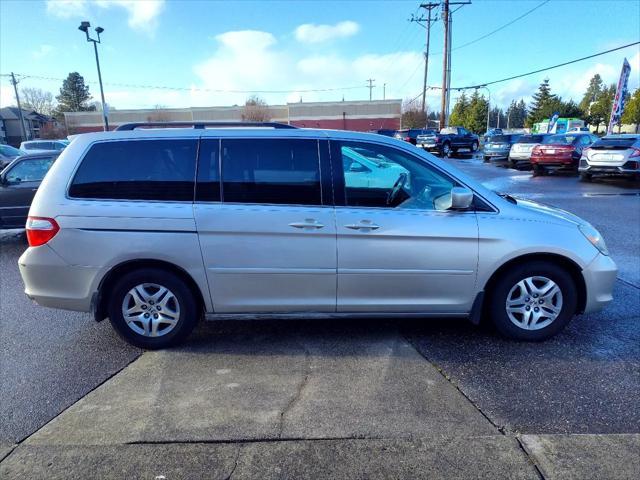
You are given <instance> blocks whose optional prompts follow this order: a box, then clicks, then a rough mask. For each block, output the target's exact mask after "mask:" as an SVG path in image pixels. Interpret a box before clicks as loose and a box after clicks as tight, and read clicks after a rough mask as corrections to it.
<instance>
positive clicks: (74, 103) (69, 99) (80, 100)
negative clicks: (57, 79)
mask: <svg viewBox="0 0 640 480" xmlns="http://www.w3.org/2000/svg"><path fill="white" fill-rule="evenodd" d="M91 98H92V97H91V94H90V93H89V86H88V85H85V84H84V78H82V75H80V74H79V73H78V72H71V73H70V74H69V76H67V78H66V79H65V80H64V81H63V82H62V88H60V95H58V96H57V97H56V100H58V108H57V110H58V112H84V111H88V110H95V106H92V105H89V104H88V102H89V100H91Z"/></svg>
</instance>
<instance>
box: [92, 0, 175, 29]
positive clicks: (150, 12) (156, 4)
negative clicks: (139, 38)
mask: <svg viewBox="0 0 640 480" xmlns="http://www.w3.org/2000/svg"><path fill="white" fill-rule="evenodd" d="M95 2H96V5H98V6H99V7H101V8H110V7H113V6H115V7H121V8H124V9H125V10H126V11H127V13H128V14H129V19H128V23H129V26H130V27H131V28H134V29H142V30H145V31H147V32H153V31H154V30H155V28H156V27H157V25H158V17H159V16H160V14H161V13H162V10H163V9H164V4H165V0H95Z"/></svg>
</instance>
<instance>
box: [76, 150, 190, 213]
mask: <svg viewBox="0 0 640 480" xmlns="http://www.w3.org/2000/svg"><path fill="white" fill-rule="evenodd" d="M196 150H197V142H196V141H195V140H128V141H113V142H104V143H96V144H94V145H93V146H92V147H91V148H90V149H89V151H88V152H87V154H86V155H85V157H84V159H83V160H82V163H81V164H80V167H79V168H78V171H77V172H76V175H75V177H74V179H73V182H72V184H71V187H70V188H69V196H71V197H75V198H105V199H116V200H169V201H192V200H193V192H194V183H195V182H194V181H195V170H196V168H195V164H196Z"/></svg>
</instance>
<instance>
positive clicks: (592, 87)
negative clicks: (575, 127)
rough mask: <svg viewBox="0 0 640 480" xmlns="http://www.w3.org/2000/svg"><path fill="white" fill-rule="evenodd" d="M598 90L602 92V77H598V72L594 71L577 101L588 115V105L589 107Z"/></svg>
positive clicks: (595, 98)
mask: <svg viewBox="0 0 640 480" xmlns="http://www.w3.org/2000/svg"><path fill="white" fill-rule="evenodd" d="M600 92H602V77H600V74H598V73H596V74H595V75H594V76H593V77H592V78H591V80H589V86H588V87H587V91H586V92H585V93H584V96H583V97H582V100H581V101H580V103H579V107H580V110H582V111H583V112H585V114H586V115H587V116H589V107H591V104H592V103H593V102H595V101H596V100H597V99H598V95H600ZM589 123H591V122H589Z"/></svg>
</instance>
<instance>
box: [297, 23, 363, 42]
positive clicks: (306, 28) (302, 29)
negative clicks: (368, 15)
mask: <svg viewBox="0 0 640 480" xmlns="http://www.w3.org/2000/svg"><path fill="white" fill-rule="evenodd" d="M359 31H360V25H358V24H357V23H356V22H353V21H351V20H346V21H344V22H339V23H336V24H335V25H316V24H314V23H305V24H303V25H300V26H298V27H297V28H296V29H295V32H294V33H295V36H296V39H297V40H298V41H299V42H303V43H321V42H326V41H329V40H335V39H337V38H346V37H351V36H353V35H355V34H356V33H358V32H359Z"/></svg>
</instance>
